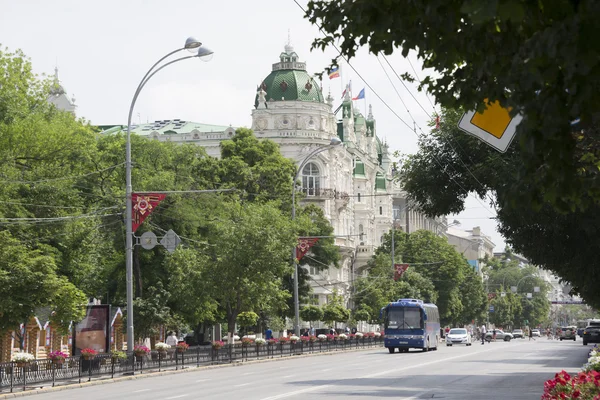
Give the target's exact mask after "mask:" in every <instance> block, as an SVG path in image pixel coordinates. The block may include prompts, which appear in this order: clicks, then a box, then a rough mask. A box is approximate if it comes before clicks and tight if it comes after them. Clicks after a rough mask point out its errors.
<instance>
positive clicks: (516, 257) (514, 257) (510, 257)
mask: <svg viewBox="0 0 600 400" xmlns="http://www.w3.org/2000/svg"><path fill="white" fill-rule="evenodd" d="M494 258H498V259H500V260H516V261H518V262H519V266H520V267H521V268H523V267H524V266H526V265H527V264H529V260H527V259H526V258H525V257H523V256H522V255H520V254H516V253H507V252H506V251H500V252H494Z"/></svg>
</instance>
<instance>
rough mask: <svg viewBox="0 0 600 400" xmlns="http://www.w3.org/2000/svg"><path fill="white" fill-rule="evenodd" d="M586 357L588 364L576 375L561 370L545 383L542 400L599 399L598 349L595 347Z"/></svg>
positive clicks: (599, 359)
mask: <svg viewBox="0 0 600 400" xmlns="http://www.w3.org/2000/svg"><path fill="white" fill-rule="evenodd" d="M588 356H589V358H588V362H587V363H586V364H585V365H584V366H583V368H582V371H581V372H579V373H578V374H577V375H574V376H572V375H570V374H568V373H567V372H566V371H564V370H563V371H560V372H559V373H557V374H556V375H555V376H554V379H550V380H548V381H546V383H544V394H543V395H542V400H555V399H556V400H558V399H590V400H591V399H594V400H595V399H600V349H599V348H598V347H597V346H595V347H594V348H593V349H591V350H590V352H589V353H588Z"/></svg>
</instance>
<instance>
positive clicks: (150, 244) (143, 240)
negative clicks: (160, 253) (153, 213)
mask: <svg viewBox="0 0 600 400" xmlns="http://www.w3.org/2000/svg"><path fill="white" fill-rule="evenodd" d="M157 243H158V242H157V240H156V235H155V234H154V232H144V233H143V234H142V236H141V237H140V244H141V245H142V247H143V248H144V249H146V250H151V249H153V248H154V246H156V244H157Z"/></svg>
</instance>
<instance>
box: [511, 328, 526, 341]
mask: <svg viewBox="0 0 600 400" xmlns="http://www.w3.org/2000/svg"><path fill="white" fill-rule="evenodd" d="M512 335H513V338H514V339H518V338H521V339H523V338H524V337H525V333H524V332H523V329H513V331H512Z"/></svg>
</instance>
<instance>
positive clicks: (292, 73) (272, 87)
mask: <svg viewBox="0 0 600 400" xmlns="http://www.w3.org/2000/svg"><path fill="white" fill-rule="evenodd" d="M261 87H262V89H263V90H264V91H265V92H267V94H266V96H265V98H266V99H267V101H282V100H284V101H293V100H299V101H311V102H316V103H324V102H325V100H324V99H323V93H321V89H319V84H318V83H317V81H315V80H314V79H313V78H312V77H311V76H310V75H309V74H308V72H306V71H300V70H279V71H273V72H271V73H270V74H269V76H267V77H266V78H265V80H264V81H263V83H262V84H261ZM254 106H255V107H257V106H258V95H257V96H256V98H255V101H254Z"/></svg>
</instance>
